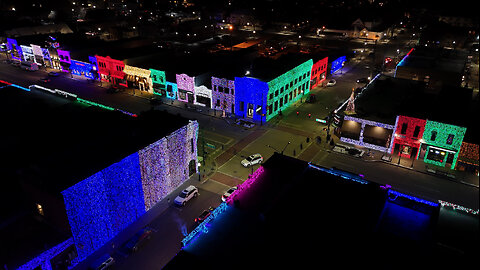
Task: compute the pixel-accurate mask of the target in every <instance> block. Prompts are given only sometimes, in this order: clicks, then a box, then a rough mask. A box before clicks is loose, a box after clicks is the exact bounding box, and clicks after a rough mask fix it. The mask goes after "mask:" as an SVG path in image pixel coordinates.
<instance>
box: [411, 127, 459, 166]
mask: <svg viewBox="0 0 480 270" xmlns="http://www.w3.org/2000/svg"><path fill="white" fill-rule="evenodd" d="M466 131H467V128H464V127H459V126H455V125H450V124H444V123H440V122H435V121H430V120H427V123H426V124H425V131H424V132H423V138H422V141H421V142H422V147H421V148H422V150H421V151H420V152H419V158H422V156H423V160H424V162H425V163H430V164H434V165H438V166H442V167H446V166H449V167H450V169H455V164H456V163H457V158H458V154H459V152H460V148H461V146H462V142H463V137H464V136H465V132H466Z"/></svg>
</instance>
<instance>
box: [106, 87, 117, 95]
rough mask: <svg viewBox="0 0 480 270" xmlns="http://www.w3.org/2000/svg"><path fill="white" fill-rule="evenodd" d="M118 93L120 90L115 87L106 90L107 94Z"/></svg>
mask: <svg viewBox="0 0 480 270" xmlns="http://www.w3.org/2000/svg"><path fill="white" fill-rule="evenodd" d="M118 92H120V89H119V88H118V87H116V86H113V85H112V86H111V87H110V88H108V89H107V93H108V94H114V93H118Z"/></svg>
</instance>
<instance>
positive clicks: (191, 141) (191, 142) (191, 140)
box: [190, 138, 195, 154]
mask: <svg viewBox="0 0 480 270" xmlns="http://www.w3.org/2000/svg"><path fill="white" fill-rule="evenodd" d="M190 145H191V146H192V154H193V153H194V152H195V147H194V144H193V138H191V139H190Z"/></svg>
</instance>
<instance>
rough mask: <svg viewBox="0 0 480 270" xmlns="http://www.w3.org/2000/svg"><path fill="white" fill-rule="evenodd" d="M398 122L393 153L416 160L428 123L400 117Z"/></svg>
mask: <svg viewBox="0 0 480 270" xmlns="http://www.w3.org/2000/svg"><path fill="white" fill-rule="evenodd" d="M396 122H397V124H396V128H395V135H394V142H393V144H394V149H393V153H394V154H398V155H400V156H402V157H404V158H416V157H417V154H418V152H419V150H420V145H421V138H422V136H423V132H424V130H425V124H426V122H427V121H426V120H423V119H418V118H414V117H408V116H402V115H399V116H397V121H396Z"/></svg>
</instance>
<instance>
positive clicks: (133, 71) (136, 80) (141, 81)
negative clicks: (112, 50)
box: [123, 65, 153, 93]
mask: <svg viewBox="0 0 480 270" xmlns="http://www.w3.org/2000/svg"><path fill="white" fill-rule="evenodd" d="M123 72H125V79H126V80H127V84H128V87H130V88H135V89H138V90H140V91H145V92H150V93H153V87H152V78H150V73H151V72H150V70H148V69H143V68H138V67H133V66H129V65H125V68H124V70H123Z"/></svg>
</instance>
